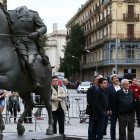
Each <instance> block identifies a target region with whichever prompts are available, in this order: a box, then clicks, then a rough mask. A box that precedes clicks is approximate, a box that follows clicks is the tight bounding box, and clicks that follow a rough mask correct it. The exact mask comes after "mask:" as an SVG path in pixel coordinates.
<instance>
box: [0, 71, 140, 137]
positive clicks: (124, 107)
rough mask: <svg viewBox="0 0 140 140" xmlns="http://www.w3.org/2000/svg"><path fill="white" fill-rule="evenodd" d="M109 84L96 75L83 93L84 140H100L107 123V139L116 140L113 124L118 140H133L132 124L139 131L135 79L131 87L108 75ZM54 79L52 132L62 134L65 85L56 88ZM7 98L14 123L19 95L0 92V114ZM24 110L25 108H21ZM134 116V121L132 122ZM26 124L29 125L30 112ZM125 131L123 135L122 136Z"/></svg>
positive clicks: (138, 96) (66, 104)
mask: <svg viewBox="0 0 140 140" xmlns="http://www.w3.org/2000/svg"><path fill="white" fill-rule="evenodd" d="M110 79H111V84H109V83H108V79H106V78H104V77H103V76H102V75H97V76H95V77H94V79H93V85H92V86H91V87H90V88H89V89H88V91H87V108H86V114H88V115H89V127H88V140H102V139H103V136H104V135H106V133H107V132H106V130H107V126H108V121H110V137H111V140H116V123H117V121H118V125H119V140H126V139H128V140H134V139H135V138H134V128H135V127H134V124H135V122H136V123H137V126H138V127H140V109H139V108H140V84H139V83H138V82H137V79H136V78H135V77H134V78H132V83H131V84H130V83H129V80H128V79H123V80H121V81H119V79H118V75H117V74H112V75H111V77H110ZM58 81H59V79H58V77H57V76H52V84H51V85H52V87H51V89H52V90H51V92H52V97H51V103H52V115H53V120H54V123H53V131H54V134H57V124H58V129H59V130H58V131H59V132H58V133H59V134H62V135H63V134H64V131H65V129H64V127H65V112H66V111H67V110H68V108H69V105H70V103H69V99H68V98H69V96H68V90H67V88H66V85H67V83H68V80H67V79H64V80H63V84H62V85H61V86H60V85H59V82H58ZM6 96H7V97H8V98H9V99H8V105H9V108H8V109H9V112H10V113H11V116H13V118H14V123H16V119H17V112H20V104H19V95H18V93H17V92H11V93H10V94H9V92H8V91H5V90H0V112H1V113H0V114H2V112H3V109H4V107H5V97H6ZM25 107H26V104H25ZM135 114H136V121H135ZM29 116H30V117H29V120H27V118H28V117H27V118H25V123H27V121H28V122H29V123H32V120H30V119H32V112H30V115H29ZM126 128H127V134H126Z"/></svg>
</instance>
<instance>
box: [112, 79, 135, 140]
mask: <svg viewBox="0 0 140 140" xmlns="http://www.w3.org/2000/svg"><path fill="white" fill-rule="evenodd" d="M121 87H122V89H120V90H118V91H117V93H116V95H115V96H116V97H115V98H114V105H113V108H114V113H116V114H117V115H118V121H119V140H134V122H135V121H134V119H135V117H134V99H133V93H132V91H131V90H129V81H128V80H127V79H123V80H122V81H121ZM126 127H127V130H128V131H127V132H128V135H127V136H126Z"/></svg>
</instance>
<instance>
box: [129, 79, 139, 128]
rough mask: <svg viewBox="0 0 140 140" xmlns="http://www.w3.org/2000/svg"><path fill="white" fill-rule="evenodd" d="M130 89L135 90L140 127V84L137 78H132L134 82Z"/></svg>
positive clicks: (135, 103)
mask: <svg viewBox="0 0 140 140" xmlns="http://www.w3.org/2000/svg"><path fill="white" fill-rule="evenodd" d="M129 89H130V90H132V91H133V97H134V107H135V111H136V117H137V124H138V127H140V86H139V85H138V82H137V79H136V78H132V84H131V85H130V86H129Z"/></svg>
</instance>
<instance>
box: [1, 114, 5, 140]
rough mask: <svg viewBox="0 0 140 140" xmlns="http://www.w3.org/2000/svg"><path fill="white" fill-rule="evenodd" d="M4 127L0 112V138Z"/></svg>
mask: <svg viewBox="0 0 140 140" xmlns="http://www.w3.org/2000/svg"><path fill="white" fill-rule="evenodd" d="M4 129H5V124H4V121H3V119H2V114H1V113H0V140H1V139H2V137H3V130H4Z"/></svg>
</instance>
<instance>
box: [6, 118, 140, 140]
mask: <svg viewBox="0 0 140 140" xmlns="http://www.w3.org/2000/svg"><path fill="white" fill-rule="evenodd" d="M47 126H48V125H47V119H44V120H37V123H36V125H35V120H34V122H33V124H25V128H26V132H29V133H32V132H39V133H42V135H43V134H45V133H46V128H47ZM109 128H110V124H108V129H107V135H106V136H105V137H104V140H105V139H110V134H109ZM87 131H88V123H79V119H74V118H72V119H70V123H68V124H66V125H65V134H66V135H67V136H71V137H81V138H84V139H87ZM116 131H117V139H118V125H117V130H116ZM13 133H14V134H15V133H16V124H14V123H13V120H12V119H11V123H9V124H6V129H5V130H4V136H6V135H10V134H13ZM135 140H140V128H138V127H135Z"/></svg>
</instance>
